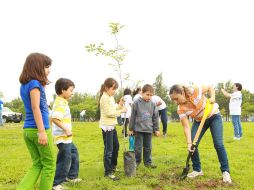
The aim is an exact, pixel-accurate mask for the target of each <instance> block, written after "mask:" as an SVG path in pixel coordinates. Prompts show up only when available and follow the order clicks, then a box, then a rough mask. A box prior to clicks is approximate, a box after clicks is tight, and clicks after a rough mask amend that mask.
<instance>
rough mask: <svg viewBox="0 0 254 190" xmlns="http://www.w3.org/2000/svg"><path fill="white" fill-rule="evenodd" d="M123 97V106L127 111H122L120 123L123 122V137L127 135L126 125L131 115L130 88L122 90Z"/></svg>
mask: <svg viewBox="0 0 254 190" xmlns="http://www.w3.org/2000/svg"><path fill="white" fill-rule="evenodd" d="M123 99H124V107H126V109H127V111H126V113H122V114H121V117H122V123H124V126H123V130H122V133H123V134H125V137H127V136H128V131H127V128H128V125H129V119H130V116H131V106H132V103H133V101H132V97H131V90H130V89H129V88H126V89H124V91H123Z"/></svg>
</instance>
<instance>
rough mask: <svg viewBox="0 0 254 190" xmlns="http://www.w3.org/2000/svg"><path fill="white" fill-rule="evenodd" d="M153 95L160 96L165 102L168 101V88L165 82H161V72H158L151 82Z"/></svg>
mask: <svg viewBox="0 0 254 190" xmlns="http://www.w3.org/2000/svg"><path fill="white" fill-rule="evenodd" d="M153 87H154V92H155V95H157V96H159V97H161V99H163V100H164V101H165V102H166V104H167V103H168V102H169V96H168V88H167V86H166V85H165V84H163V77H162V73H160V74H159V75H158V76H157V77H156V78H155V82H154V83H153Z"/></svg>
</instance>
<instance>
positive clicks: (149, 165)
mask: <svg viewBox="0 0 254 190" xmlns="http://www.w3.org/2000/svg"><path fill="white" fill-rule="evenodd" d="M145 167H147V168H152V169H154V168H157V166H156V165H154V164H145Z"/></svg>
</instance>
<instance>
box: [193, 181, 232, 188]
mask: <svg viewBox="0 0 254 190" xmlns="http://www.w3.org/2000/svg"><path fill="white" fill-rule="evenodd" d="M195 186H196V188H197V189H199V190H203V189H214V188H218V187H228V186H232V185H230V184H227V183H223V182H222V180H218V179H217V180H216V179H211V180H209V181H200V182H197V183H196V185H195Z"/></svg>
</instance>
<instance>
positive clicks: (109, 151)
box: [102, 129, 119, 176]
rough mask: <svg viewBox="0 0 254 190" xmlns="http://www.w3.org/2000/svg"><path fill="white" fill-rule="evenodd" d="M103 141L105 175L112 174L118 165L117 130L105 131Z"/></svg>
mask: <svg viewBox="0 0 254 190" xmlns="http://www.w3.org/2000/svg"><path fill="white" fill-rule="evenodd" d="M102 136H103V142H104V159H103V161H104V170H105V176H106V175H109V174H112V173H113V169H114V168H115V167H116V166H117V158H118V151H119V142H118V137H117V132H116V130H115V129H114V130H112V131H106V132H105V131H103V130H102Z"/></svg>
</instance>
